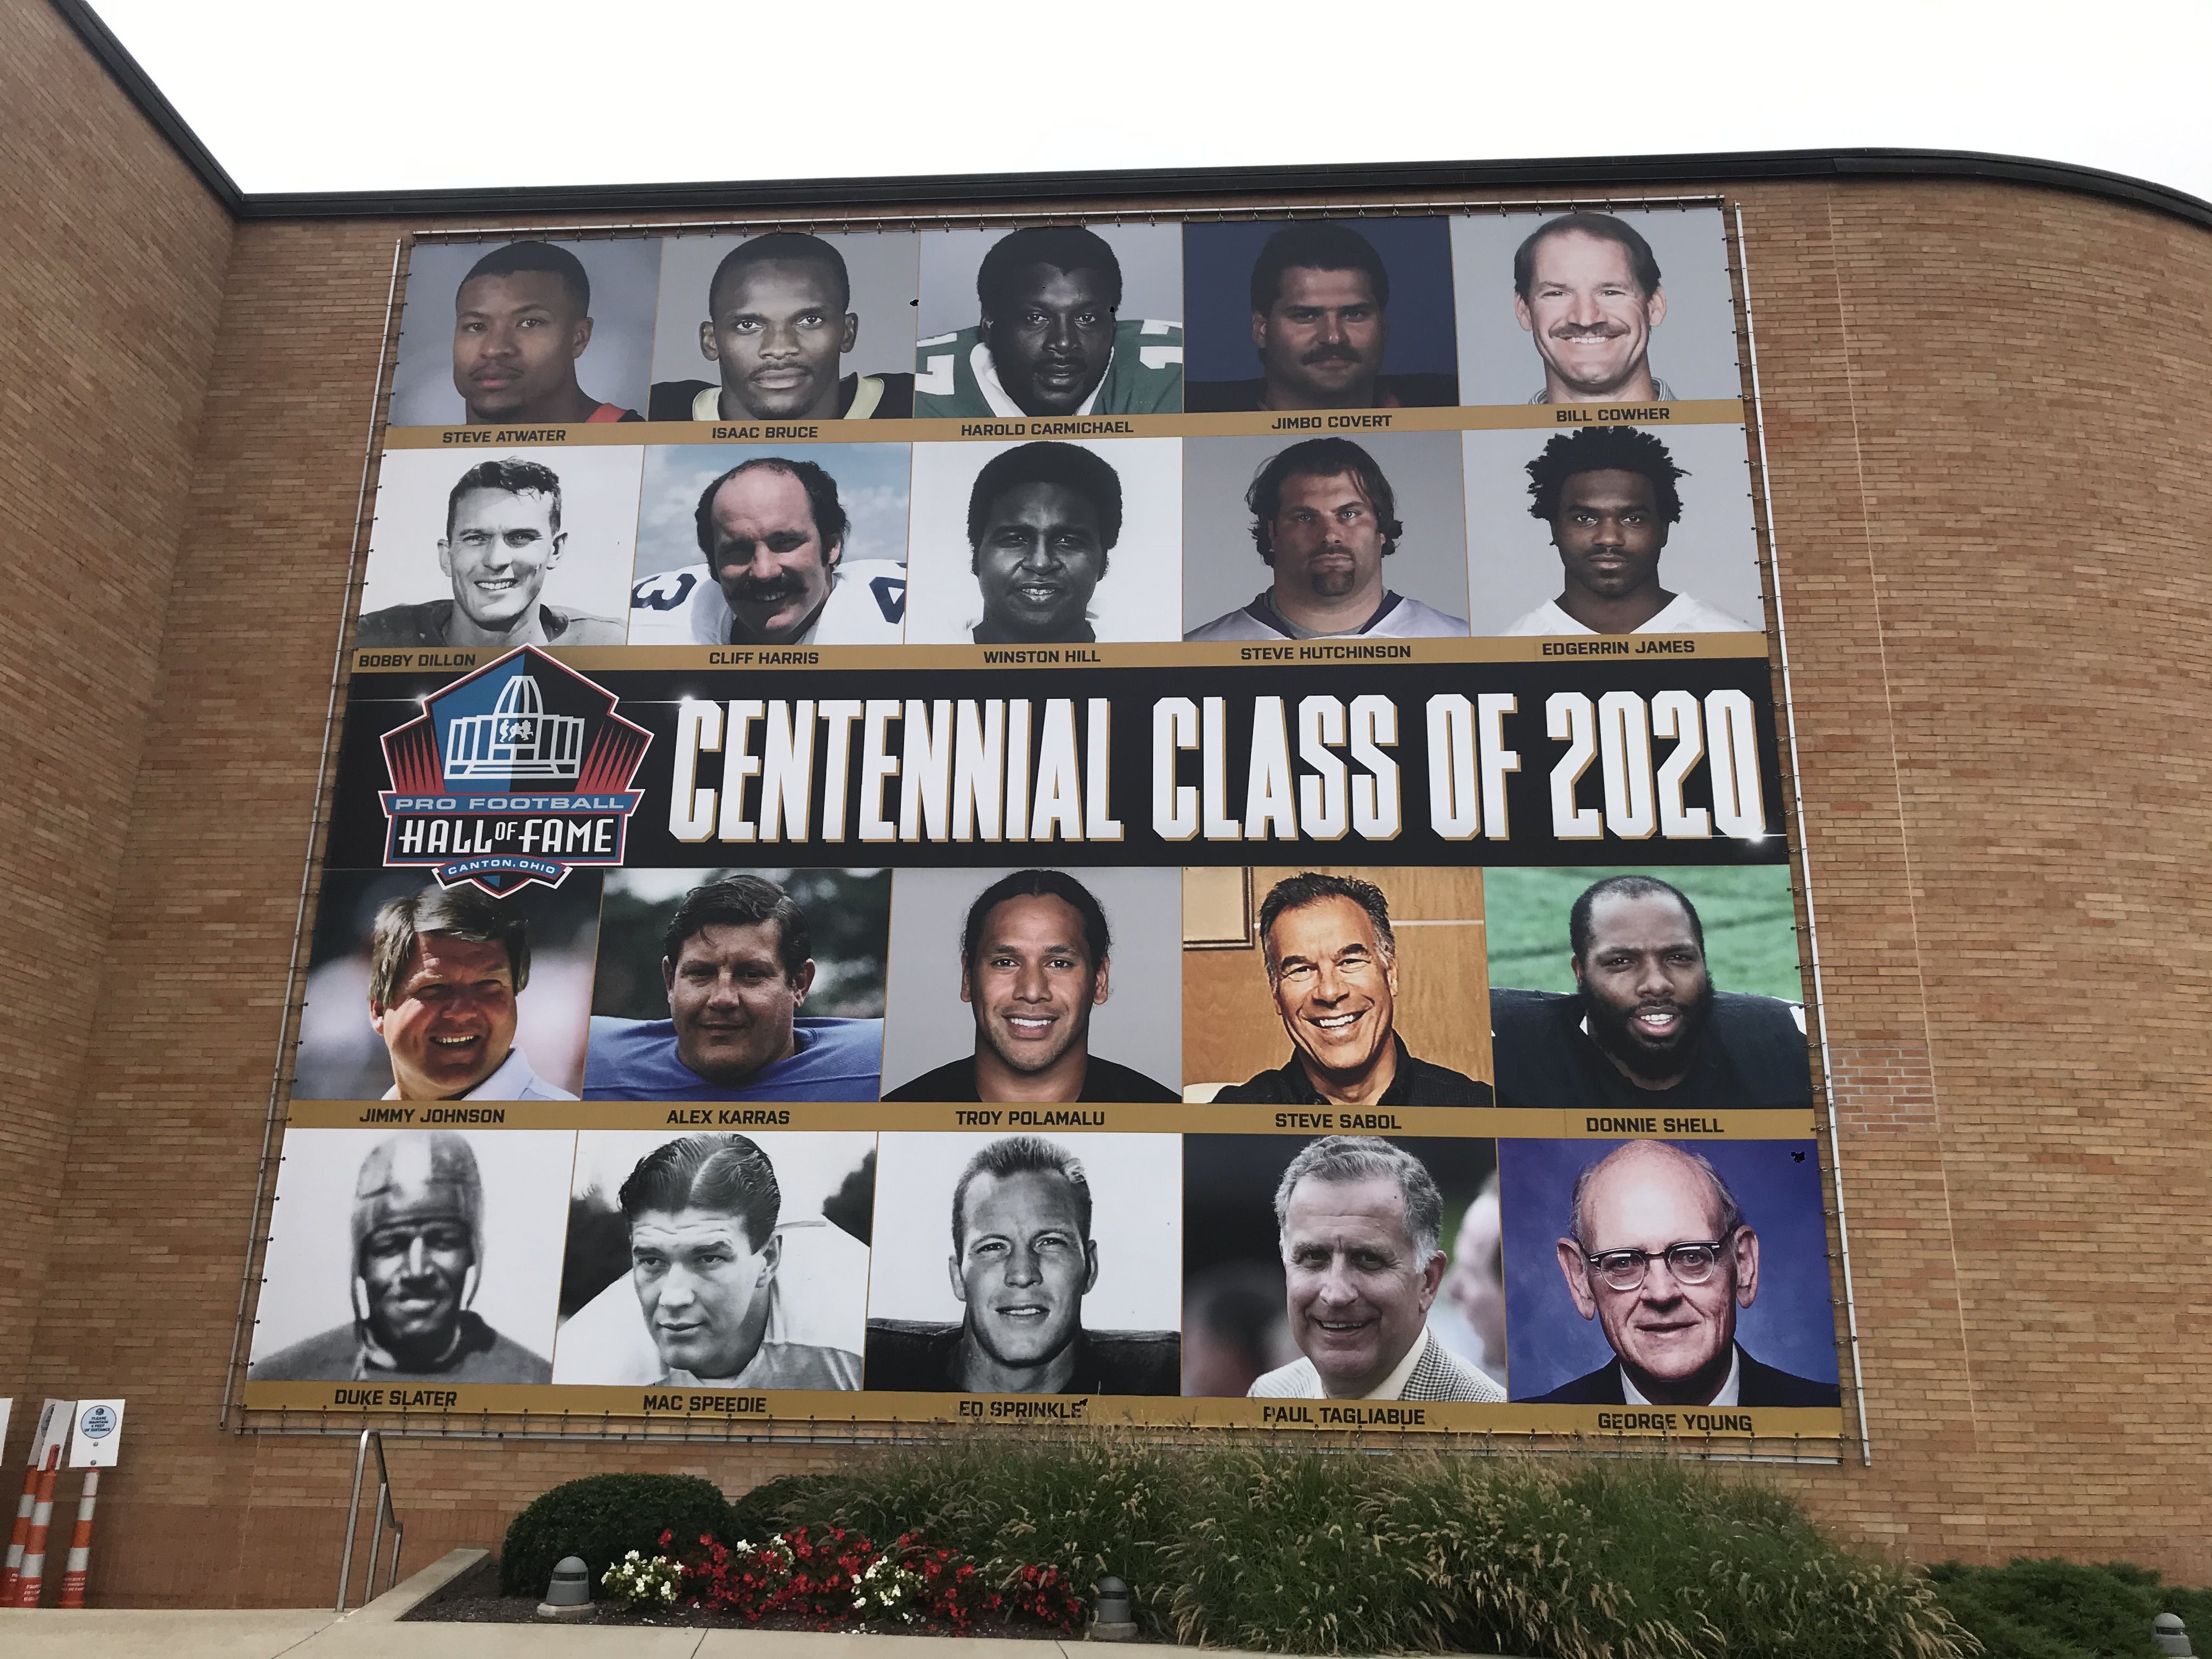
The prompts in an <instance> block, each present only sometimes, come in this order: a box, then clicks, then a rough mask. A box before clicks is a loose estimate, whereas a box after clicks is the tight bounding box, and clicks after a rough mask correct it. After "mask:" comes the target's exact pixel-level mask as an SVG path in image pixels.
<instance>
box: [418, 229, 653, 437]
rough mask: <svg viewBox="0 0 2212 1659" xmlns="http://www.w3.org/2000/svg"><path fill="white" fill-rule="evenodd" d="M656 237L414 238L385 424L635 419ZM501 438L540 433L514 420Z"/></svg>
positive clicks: (532, 424) (643, 379)
mask: <svg viewBox="0 0 2212 1659" xmlns="http://www.w3.org/2000/svg"><path fill="white" fill-rule="evenodd" d="M660 248H661V243H660V241H659V239H658V238H653V237H641V236H620V237H578V238H574V239H571V238H565V237H564V238H561V239H558V240H540V239H538V238H534V237H526V238H523V239H521V240H516V241H512V242H490V241H482V240H469V241H445V240H437V239H431V238H426V239H422V240H417V241H416V243H415V244H414V245H413V246H412V247H411V248H410V250H409V251H408V255H407V272H406V276H405V279H404V294H405V297H406V306H405V309H404V313H403V315H402V319H401V326H400V329H399V333H398V342H397V346H398V349H397V355H396V358H395V361H394V362H393V364H392V397H391V402H390V404H389V406H388V407H389V414H390V419H391V422H392V425H394V426H443V427H456V426H489V427H495V428H502V427H503V428H510V429H517V428H525V429H526V428H538V427H544V426H569V425H604V424H606V423H608V422H624V421H636V420H638V419H640V418H641V416H639V415H637V414H636V413H635V411H636V410H641V409H643V408H644V407H645V405H646V384H647V379H648V377H649V374H650V365H651V359H652V355H653V318H654V312H655V308H656V303H657V297H658V296H657V292H656V290H657V287H658V283H659V270H660ZM494 435H495V436H496V434H494ZM502 441H519V442H520V441H535V440H534V439H532V438H527V437H525V436H523V435H522V433H521V432H520V431H517V432H516V435H515V436H514V437H513V439H512V440H502Z"/></svg>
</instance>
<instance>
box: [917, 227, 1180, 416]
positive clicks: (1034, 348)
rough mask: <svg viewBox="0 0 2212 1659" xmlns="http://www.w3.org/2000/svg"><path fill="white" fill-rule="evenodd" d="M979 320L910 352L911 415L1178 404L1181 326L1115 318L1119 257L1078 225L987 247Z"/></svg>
mask: <svg viewBox="0 0 2212 1659" xmlns="http://www.w3.org/2000/svg"><path fill="white" fill-rule="evenodd" d="M975 300H976V304H977V305H978V307H980V308H981V320H980V321H979V322H978V323H976V324H975V326H973V327H971V328H963V329H959V330H957V331H954V332H953V333H951V334H939V335H936V336H934V337H932V338H930V339H927V340H921V341H919V342H917V343H915V366H916V368H917V369H918V370H919V373H917V374H916V375H915V383H914V385H915V399H914V412H915V414H916V415H917V416H969V417H971V418H972V417H974V416H990V415H998V416H1021V415H1045V416H1051V415H1158V414H1174V413H1175V412H1176V411H1177V410H1180V409H1181V408H1182V324H1180V323H1174V322H1162V321H1159V320H1157V319H1138V318H1129V319H1122V318H1121V316H1120V315H1119V313H1120V311H1121V260H1120V259H1119V258H1116V257H1115V252H1114V250H1113V248H1112V247H1111V246H1109V244H1108V242H1107V240H1106V239H1105V238H1104V237H1103V236H1101V235H1099V234H1097V232H1096V231H1092V230H1086V229H1085V228H1083V227H1082V226H1080V225H1034V226H1030V227H1029V228H1026V229H1023V230H1017V231H1014V232H1012V234H1009V235H1006V236H1003V237H1001V238H1000V239H999V240H997V241H996V242H994V243H993V244H992V245H991V246H990V249H989V251H988V252H986V253H985V254H984V255H983V259H982V263H981V264H980V265H978V266H977V268H976V271H975Z"/></svg>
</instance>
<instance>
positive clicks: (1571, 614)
mask: <svg viewBox="0 0 2212 1659" xmlns="http://www.w3.org/2000/svg"><path fill="white" fill-rule="evenodd" d="M1683 477H1686V474H1685V472H1684V471H1683V470H1682V469H1681V468H1680V467H1679V466H1677V465H1674V458H1673V456H1671V455H1670V454H1668V450H1667V446H1666V444H1665V443H1664V442H1663V441H1661V440H1660V439H1659V438H1657V437H1656V436H1655V435H1653V434H1651V433H1649V432H1646V431H1644V430H1643V429H1642V428H1638V427H1631V426H1584V427H1577V428H1575V429H1574V430H1573V431H1571V432H1561V433H1558V434H1556V435H1553V437H1552V439H1551V440H1550V441H1548V442H1547V443H1546V444H1545V446H1544V448H1543V452H1542V453H1541V454H1539V455H1538V456H1537V457H1536V458H1535V459H1534V460H1532V461H1530V462H1529V463H1528V497H1529V506H1528V513H1529V516H1530V517H1532V518H1534V519H1537V520H1541V521H1542V522H1543V523H1545V524H1547V525H1548V526H1551V532H1552V545H1553V548H1555V549H1556V550H1558V552H1559V563H1560V566H1561V568H1562V569H1563V570H1564V572H1565V578H1566V580H1565V584H1564V585H1563V586H1562V587H1561V588H1560V590H1559V596H1558V597H1557V598H1556V599H1547V600H1546V601H1545V602H1544V603H1543V604H1542V605H1538V606H1537V607H1536V608H1535V609H1534V610H1533V611H1528V612H1527V613H1526V614H1525V615H1522V616H1521V617H1516V618H1515V619H1514V621H1513V622H1512V623H1510V624H1509V625H1508V626H1507V627H1506V628H1504V629H1503V630H1502V631H1503V632H1504V633H1505V634H1508V635H1529V634H1756V633H1758V632H1759V630H1760V624H1759V623H1750V622H1746V621H1744V619H1743V618H1742V617H1737V616H1733V615H1731V614H1730V613H1729V612H1728V611H1723V610H1721V609H1720V608H1719V607H1718V606H1717V605H1708V604H1706V603H1705V601H1704V600H1702V599H1697V598H1694V597H1692V595H1690V594H1687V593H1680V592H1673V591H1671V590H1670V589H1668V587H1666V586H1663V585H1662V582H1661V580H1660V569H1659V560H1660V556H1661V555H1662V554H1663V553H1664V552H1666V550H1667V538H1668V535H1669V534H1670V533H1671V532H1672V531H1673V530H1674V526H1676V525H1677V524H1679V523H1680V522H1681V519H1682V495H1681V491H1680V489H1678V488H1677V487H1676V486H1677V483H1678V481H1679V480H1680V479H1681V478H1683Z"/></svg>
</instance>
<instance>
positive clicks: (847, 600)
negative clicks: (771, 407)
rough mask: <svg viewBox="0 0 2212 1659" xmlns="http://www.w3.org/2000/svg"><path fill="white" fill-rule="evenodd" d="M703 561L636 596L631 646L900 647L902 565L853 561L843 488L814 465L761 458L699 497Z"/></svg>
mask: <svg viewBox="0 0 2212 1659" xmlns="http://www.w3.org/2000/svg"><path fill="white" fill-rule="evenodd" d="M692 516H693V520H694V524H695V526H696V533H697V536H698V539H699V550H700V551H701V552H702V553H703V554H705V555H706V558H705V560H704V561H703V562H701V563H699V564H693V565H684V566H682V567H681V568H678V569H674V570H664V571H661V572H660V573H659V574H657V575H652V576H647V577H645V578H644V579H642V580H640V581H639V582H638V583H637V584H636V585H635V586H633V587H632V588H631V589H630V598H629V607H630V609H629V615H630V624H629V643H630V644H632V645H767V646H784V645H792V646H797V645H896V644H897V643H898V642H899V640H900V638H901V637H902V635H903V634H904V633H905V631H906V567H905V566H904V565H902V564H899V563H896V562H893V561H891V560H890V559H859V560H854V561H852V562H849V563H848V562H847V561H846V558H845V539H846V537H847V535H848V533H849V532H850V530H851V523H850V520H848V518H847V517H846V514H845V508H844V504H843V503H842V501H839V500H838V497H837V481H836V479H835V478H833V477H830V476H829V473H828V472H826V471H823V469H822V467H821V466H820V465H817V463H815V462H813V461H797V460H788V459H785V458H784V457H782V456H781V455H756V456H754V457H752V458H751V459H750V460H744V461H740V462H738V464H737V465H735V466H733V467H732V468H731V469H730V470H729V471H726V472H725V473H723V474H722V475H721V476H720V477H717V478H715V479H714V481H713V482H712V483H708V486H707V487H706V489H703V490H702V491H701V492H700V494H699V505H698V507H696V509H695V511H694V513H693V515H692Z"/></svg>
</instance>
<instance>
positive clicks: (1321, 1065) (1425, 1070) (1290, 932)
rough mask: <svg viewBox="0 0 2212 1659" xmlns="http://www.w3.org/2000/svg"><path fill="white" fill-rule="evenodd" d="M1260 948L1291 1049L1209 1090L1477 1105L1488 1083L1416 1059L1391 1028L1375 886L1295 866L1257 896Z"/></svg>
mask: <svg viewBox="0 0 2212 1659" xmlns="http://www.w3.org/2000/svg"><path fill="white" fill-rule="evenodd" d="M1260 949H1261V957H1262V960H1263V961H1264V962H1265V963H1266V965H1267V985H1268V988H1269V989H1270V990H1271V991H1272V992H1273V995H1274V999H1275V1012H1277V1013H1278V1014H1279V1015H1280V1016H1281V1018H1282V1021H1283V1030H1284V1031H1285V1033H1286V1034H1287V1035H1288V1036H1289V1037H1290V1039H1291V1057H1290V1059H1289V1060H1287V1061H1285V1063H1284V1064H1283V1065H1281V1066H1278V1067H1276V1069H1275V1070H1273V1071H1272V1072H1262V1073H1260V1074H1259V1075H1258V1076H1257V1077H1255V1078H1251V1079H1247V1080H1246V1081H1245V1082H1243V1083H1238V1084H1231V1085H1230V1086H1229V1087H1228V1088H1225V1089H1224V1090H1222V1091H1220V1092H1219V1093H1218V1094H1216V1095H1215V1096H1214V1097H1213V1098H1214V1099H1215V1100H1216V1101H1218V1102H1223V1103H1269V1104H1273V1105H1279V1106H1296V1105H1315V1106H1323V1105H1330V1104H1337V1105H1345V1106H1487V1105H1489V1104H1490V1103H1491V1092H1490V1085H1488V1084H1486V1083H1478V1082H1476V1081H1475V1080H1474V1079H1473V1078H1471V1077H1468V1076H1467V1075H1465V1074H1464V1073H1459V1072H1455V1071H1453V1070H1451V1069H1450V1068H1449V1067H1448V1066H1435V1065H1431V1064H1430V1062H1428V1061H1427V1060H1417V1059H1415V1058H1414V1057H1413V1055H1412V1054H1409V1053H1408V1052H1407V1048H1406V1042H1405V1039H1404V1038H1403V1037H1401V1036H1399V1035H1398V1033H1397V1030H1396V1029H1395V1027H1396V1021H1397V998H1398V938H1397V935H1396V933H1394V932H1393V931H1392V929H1391V927H1390V905H1389V900H1388V899H1386V898H1385V897H1384V896H1383V890H1382V889H1381V888H1379V887H1377V886H1376V885H1375V884H1374V883H1372V882H1370V881H1362V880H1360V879H1358V878H1357V877H1354V876H1336V875H1328V874H1323V873H1320V872H1315V871H1311V870H1307V871H1302V872H1299V873H1298V874H1297V875H1295V876H1290V877H1286V878H1285V879H1283V880H1281V881H1279V882H1277V883H1276V884H1274V886H1273V887H1272V888H1270V889H1269V890H1267V897H1266V898H1264V899H1262V900H1261V902H1260Z"/></svg>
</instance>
